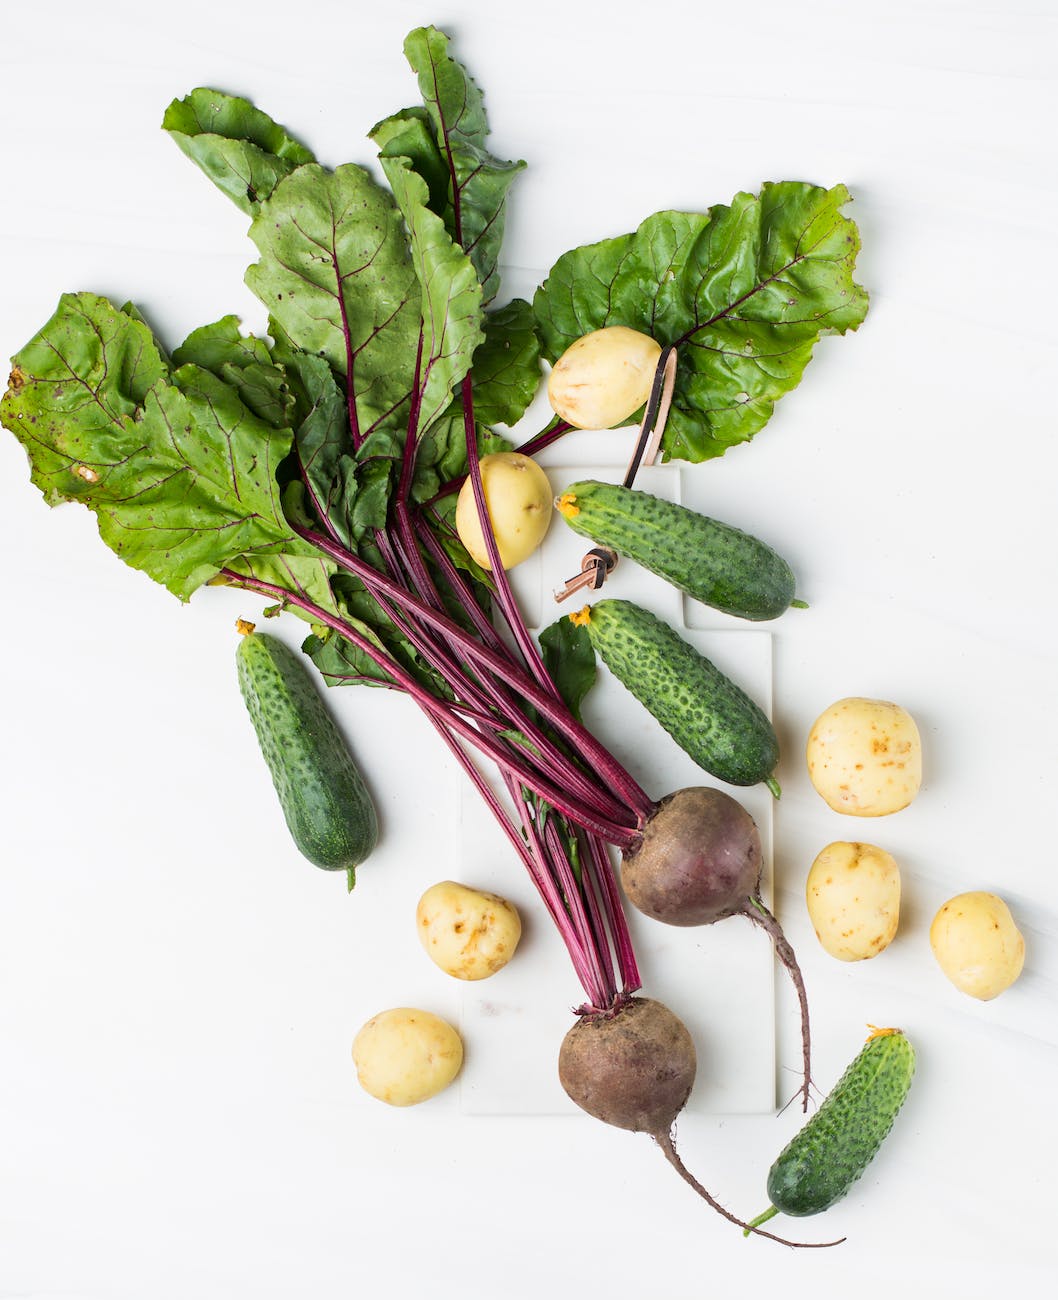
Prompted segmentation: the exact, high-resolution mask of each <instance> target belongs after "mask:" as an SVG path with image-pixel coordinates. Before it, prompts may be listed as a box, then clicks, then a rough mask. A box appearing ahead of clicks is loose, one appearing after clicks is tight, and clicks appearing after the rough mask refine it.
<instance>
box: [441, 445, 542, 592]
mask: <svg viewBox="0 0 1058 1300" xmlns="http://www.w3.org/2000/svg"><path fill="white" fill-rule="evenodd" d="M479 463H480V465H481V485H482V488H483V489H484V492H485V504H486V505H487V506H488V510H489V519H490V520H491V522H492V530H493V532H494V533H495V535H496V545H497V547H498V548H499V552H500V561H501V563H502V564H503V567H504V568H505V569H513V568H514V566H515V565H516V564H521V562H522V561H523V560H525V559H528V557H529V556H530V555H532V553H533V552H534V551H535V550H536V548H537V547H538V546H539V545H540V543H541V542H542V541H543V540H544V537H545V536H546V535H547V529H548V525H549V524H550V523H551V484H550V483H549V482H548V480H547V475H546V474H545V473H544V471H543V470H542V469H541V468H540V466H539V465H538V464H537V463H536V461H535V460H533V458H532V457H531V456H523V455H521V453H520V452H517V451H499V452H494V453H493V454H492V455H489V456H482V458H481V461H480V462H479ZM456 532H457V533H458V534H459V540H460V541H461V542H462V543H463V545H464V546H465V547H466V548H467V550H468V551H469V552H470V554H471V556H472V557H473V559H474V560H475V561H476V562H477V563H478V564H480V565H481V567H482V568H483V569H488V568H491V567H492V566H491V565H490V564H489V553H488V550H487V549H486V547H485V537H484V535H483V533H482V531H481V520H480V518H479V517H478V507H477V500H476V498H475V496H474V485H473V483H471V481H470V479H469V478H468V479H467V480H466V481H465V482H464V484H463V486H462V487H461V488H460V489H459V498H458V500H457V501H456Z"/></svg>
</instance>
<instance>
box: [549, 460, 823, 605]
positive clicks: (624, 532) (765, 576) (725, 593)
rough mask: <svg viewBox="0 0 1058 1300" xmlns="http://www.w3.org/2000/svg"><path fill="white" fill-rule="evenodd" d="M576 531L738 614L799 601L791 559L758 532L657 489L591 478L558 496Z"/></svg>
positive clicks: (561, 509) (696, 596)
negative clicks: (665, 497) (700, 510)
mask: <svg viewBox="0 0 1058 1300" xmlns="http://www.w3.org/2000/svg"><path fill="white" fill-rule="evenodd" d="M555 504H556V506H557V508H558V511H559V513H560V514H561V515H562V516H563V518H564V519H565V521H566V523H567V524H569V526H570V528H572V529H573V531H574V532H575V533H580V535H581V536H582V537H588V538H590V539H591V540H592V541H593V542H596V543H597V544H598V545H600V546H608V547H610V549H611V550H614V551H616V552H617V553H618V555H624V556H626V557H627V558H628V559H631V560H635V562H636V563H637V564H640V565H642V566H643V568H644V569H649V570H650V572H651V573H656V574H657V575H658V577H659V578H664V579H665V581H666V582H670V583H671V584H672V585H673V586H674V587H678V588H679V589H680V590H681V591H685V592H686V593H687V594H688V595H689V596H693V597H694V599H695V600H700V601H702V602H703V603H704V604H706V605H710V606H711V607H712V608H713V609H719V610H722V611H723V612H724V613H725V614H734V615H735V616H736V617H737V618H746V619H752V620H753V621H755V622H759V621H760V620H762V619H769V618H778V616H779V615H780V614H781V613H782V612H783V610H785V609H788V608H789V607H790V605H791V604H793V605H799V606H801V607H803V602H802V601H795V600H794V576H793V573H792V571H791V569H790V566H789V565H788V564H787V563H786V561H785V560H784V559H783V558H782V556H780V555H778V554H776V552H775V551H773V550H772V549H771V547H770V546H767V545H765V543H764V542H761V541H758V539H757V538H756V537H752V536H750V534H749V533H744V532H742V531H741V529H738V528H733V527H731V525H730V524H722V523H720V522H719V521H718V520H716V519H709V518H708V517H707V516H706V515H700V514H697V513H695V511H693V510H688V509H687V508H686V507H685V506H678V505H676V504H675V503H674V502H672V501H663V500H662V499H661V498H660V497H656V496H653V495H652V494H651V493H649V492H641V491H638V490H637V489H635V488H626V487H621V486H620V485H619V484H616V483H600V482H598V481H597V480H595V479H585V480H584V481H582V482H579V483H571V484H570V486H569V487H568V488H567V489H566V490H565V492H563V493H562V495H561V496H560V497H558V498H557V499H556V502H555Z"/></svg>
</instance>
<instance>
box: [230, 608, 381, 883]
mask: <svg viewBox="0 0 1058 1300" xmlns="http://www.w3.org/2000/svg"><path fill="white" fill-rule="evenodd" d="M252 627H253V625H252V624H241V625H240V630H243V632H244V635H243V636H242V638H241V640H240V642H239V647H238V650H237V651H236V656H235V657H236V664H237V667H238V675H239V688H240V690H241V691H242V696H243V699H244V700H245V702H246V708H247V711H248V712H249V714H250V720H251V721H252V722H253V725H254V730H255V731H256V732H257V739H258V741H259V742H260V745H261V752H262V754H263V755H264V758H265V762H266V763H267V764H268V769H269V771H270V772H271V774H272V783H273V784H274V786H275V790H276V794H277V795H278V796H279V804H280V807H281V808H282V810H283V816H284V818H285V820H286V824H287V827H288V829H289V831H290V834H291V837H292V838H293V840H294V843H295V844H296V845H297V847H298V849H299V850H300V852H301V853H302V855H303V856H304V857H306V858H307V859H308V860H309V861H310V862H311V863H312V864H313V865H314V866H317V867H321V868H322V869H323V870H324V871H345V872H346V873H347V876H348V882H349V888H350V889H352V888H353V884H354V883H355V878H356V874H355V873H356V868H357V867H358V866H359V865H360V863H361V862H363V861H364V859H365V858H366V857H367V856H368V854H369V853H370V852H371V851H372V849H374V847H375V845H376V843H377V842H378V818H377V816H376V813H375V806H374V804H373V803H372V801H371V796H370V794H369V793H368V791H367V787H366V786H365V784H364V780H363V777H362V776H361V775H360V772H359V770H358V768H357V766H356V764H355V763H354V762H353V759H352V756H351V754H350V753H349V750H348V748H347V747H346V745H345V742H344V740H343V739H342V737H341V735H340V734H339V732H338V728H337V727H336V726H335V725H334V722H333V720H332V719H331V715H330V714H329V713H328V712H327V709H326V708H325V706H324V703H323V700H322V699H321V698H320V693H319V691H318V690H317V688H316V686H315V684H314V683H313V682H312V681H311V679H310V677H309V674H308V672H307V670H306V669H305V667H304V666H303V664H302V663H301V661H300V660H299V659H298V657H297V655H296V654H295V653H294V651H292V650H291V649H290V648H289V647H288V646H286V645H285V644H284V643H283V642H282V641H279V640H277V639H276V638H275V637H272V636H266V635H264V634H263V633H260V632H254V631H253V630H252ZM246 628H249V629H250V630H249V631H246V630H245V629H246Z"/></svg>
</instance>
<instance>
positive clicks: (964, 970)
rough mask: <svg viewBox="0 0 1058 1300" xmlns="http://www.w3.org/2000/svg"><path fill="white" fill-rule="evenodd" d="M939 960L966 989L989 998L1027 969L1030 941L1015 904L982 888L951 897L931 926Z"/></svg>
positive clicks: (974, 994) (1009, 984)
mask: <svg viewBox="0 0 1058 1300" xmlns="http://www.w3.org/2000/svg"><path fill="white" fill-rule="evenodd" d="M929 942H930V946H931V947H932V949H933V955H934V957H936V959H937V964H938V965H939V966H940V968H941V970H942V971H943V972H944V974H945V975H947V977H948V979H950V980H951V982H952V983H953V984H954V985H955V987H956V988H957V989H958V990H959V991H960V992H961V993H968V994H969V995H970V997H972V998H980V999H981V1001H982V1002H988V1001H989V1000H990V999H991V998H994V997H998V995H999V994H1000V993H1002V992H1003V990H1004V989H1008V988H1009V987H1010V986H1011V984H1013V983H1014V981H1015V980H1016V979H1017V977H1018V976H1019V975H1020V974H1021V968H1022V966H1023V965H1024V964H1025V940H1024V939H1023V938H1022V937H1021V932H1020V931H1019V930H1018V927H1017V926H1016V925H1015V924H1014V918H1013V917H1012V916H1011V915H1010V908H1009V907H1007V905H1006V903H1004V902H1003V900H1002V899H1001V898H999V897H998V896H997V895H996V894H989V893H986V892H985V891H983V890H976V891H973V892H971V893H968V894H958V895H956V897H955V898H949V899H948V901H947V902H946V903H945V904H944V906H943V907H942V908H941V909H940V911H939V912H938V913H937V915H936V916H935V917H934V918H933V924H932V925H931V926H930V928H929Z"/></svg>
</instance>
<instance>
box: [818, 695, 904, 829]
mask: <svg viewBox="0 0 1058 1300" xmlns="http://www.w3.org/2000/svg"><path fill="white" fill-rule="evenodd" d="M805 756H806V758H807V760H808V775H809V776H810V777H811V778H812V784H813V785H814V786H815V788H816V790H817V791H818V792H819V793H820V794H821V795H822V797H823V798H824V799H825V800H826V802H827V803H828V804H829V805H830V807H831V808H833V809H834V811H835V812H840V813H848V814H849V815H850V816H852V817H884V816H886V815H887V814H888V813H894V812H899V811H900V809H901V808H906V807H907V805H908V804H909V803H910V802H911V800H912V799H914V797H915V795H916V794H918V789H919V786H920V785H921V784H922V741H921V740H920V738H919V734H918V727H917V726H916V725H915V720H914V718H912V716H911V714H910V713H908V712H907V710H906V709H902V708H901V707H900V705H899V704H890V703H889V702H888V701H887V700H866V699H861V698H859V697H856V696H853V697H851V698H849V699H844V700H838V701H837V703H836V704H832V705H831V706H830V708H829V709H827V710H825V711H824V712H823V713H821V714H820V716H819V717H818V718H817V719H816V721H815V724H814V725H813V727H812V730H811V732H810V733H809V736H808V745H807V748H806V754H805Z"/></svg>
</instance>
